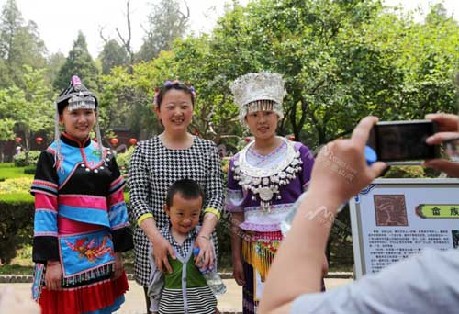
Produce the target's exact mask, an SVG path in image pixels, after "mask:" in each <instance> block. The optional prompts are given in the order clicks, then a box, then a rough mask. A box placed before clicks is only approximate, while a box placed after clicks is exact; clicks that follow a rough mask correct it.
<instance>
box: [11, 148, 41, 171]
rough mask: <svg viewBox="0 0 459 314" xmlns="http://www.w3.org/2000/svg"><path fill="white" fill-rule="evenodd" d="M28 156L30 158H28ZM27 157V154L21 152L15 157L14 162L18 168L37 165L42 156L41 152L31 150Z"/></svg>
mask: <svg viewBox="0 0 459 314" xmlns="http://www.w3.org/2000/svg"><path fill="white" fill-rule="evenodd" d="M27 155H28V158H26V156H27ZM27 155H26V152H20V153H19V154H16V155H14V157H13V160H14V164H15V165H16V167H24V166H28V165H36V164H37V162H38V157H39V156H40V151H37V150H30V151H29V152H28V153H27Z"/></svg>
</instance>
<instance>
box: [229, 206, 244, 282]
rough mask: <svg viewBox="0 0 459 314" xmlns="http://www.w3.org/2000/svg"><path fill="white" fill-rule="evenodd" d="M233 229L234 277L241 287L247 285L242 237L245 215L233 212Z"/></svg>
mask: <svg viewBox="0 0 459 314" xmlns="http://www.w3.org/2000/svg"><path fill="white" fill-rule="evenodd" d="M230 221H231V222H230V228H231V261H232V263H231V264H232V265H233V277H234V280H235V281H236V283H237V284H238V285H239V286H243V285H245V277H244V270H243V266H242V237H243V233H242V230H241V228H240V224H241V223H242V222H243V221H244V213H242V212H233V213H231V216H230Z"/></svg>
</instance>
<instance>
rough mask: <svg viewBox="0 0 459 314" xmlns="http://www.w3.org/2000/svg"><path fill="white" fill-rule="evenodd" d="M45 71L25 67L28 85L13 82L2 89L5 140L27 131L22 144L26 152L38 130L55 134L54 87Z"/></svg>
mask: <svg viewBox="0 0 459 314" xmlns="http://www.w3.org/2000/svg"><path fill="white" fill-rule="evenodd" d="M44 71H45V70H44V69H42V70H34V69H32V68H31V67H30V66H24V73H25V74H24V86H25V87H24V88H23V89H21V88H19V87H18V86H16V85H14V84H13V85H12V86H10V87H8V88H6V89H2V90H0V115H1V120H2V123H1V124H0V126H1V127H0V129H1V130H2V132H1V133H0V136H2V138H1V140H9V139H13V138H14V136H15V134H18V133H19V134H24V135H25V136H24V139H23V142H22V145H23V146H24V148H25V150H26V152H28V151H29V147H30V141H31V139H32V136H33V135H34V133H35V132H37V131H43V130H45V131H47V133H48V134H51V133H52V130H53V126H54V124H53V121H54V119H53V118H54V106H53V105H52V101H51V100H50V98H51V90H50V87H49V85H47V84H45V83H44Z"/></svg>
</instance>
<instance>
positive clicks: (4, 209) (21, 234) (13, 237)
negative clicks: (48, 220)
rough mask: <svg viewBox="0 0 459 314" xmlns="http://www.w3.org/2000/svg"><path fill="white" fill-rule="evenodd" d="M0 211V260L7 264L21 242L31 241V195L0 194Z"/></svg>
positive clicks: (32, 203) (13, 256)
mask: <svg viewBox="0 0 459 314" xmlns="http://www.w3.org/2000/svg"><path fill="white" fill-rule="evenodd" d="M0 211H1V213H0V240H1V241H0V261H1V263H3V264H8V263H10V262H11V260H12V259H13V258H15V257H16V254H17V253H16V252H17V250H18V248H19V246H20V245H21V244H23V243H31V241H32V235H33V212H34V201H33V197H32V196H30V195H29V194H25V193H10V194H4V195H0Z"/></svg>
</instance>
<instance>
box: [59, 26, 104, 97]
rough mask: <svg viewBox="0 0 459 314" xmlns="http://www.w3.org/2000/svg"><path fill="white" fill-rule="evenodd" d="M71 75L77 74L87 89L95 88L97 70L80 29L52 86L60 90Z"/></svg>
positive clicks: (66, 84)
mask: <svg viewBox="0 0 459 314" xmlns="http://www.w3.org/2000/svg"><path fill="white" fill-rule="evenodd" d="M72 75H78V76H79V77H80V78H81V80H82V81H83V84H84V85H85V86H86V87H87V88H88V89H90V90H92V91H96V90H97V76H98V70H97V67H96V64H95V62H94V60H93V59H92V57H91V55H90V54H89V52H88V46H87V44H86V39H85V37H84V34H83V33H82V32H81V31H80V32H79V33H78V37H77V39H76V40H75V41H74V42H73V48H72V50H70V51H69V55H68V57H67V59H66V60H65V63H64V64H63V65H62V68H61V69H60V71H59V74H58V75H57V77H56V80H55V81H54V84H53V85H54V88H55V89H57V90H59V91H60V90H62V89H64V88H65V87H67V86H68V84H69V82H70V79H71V77H72Z"/></svg>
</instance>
